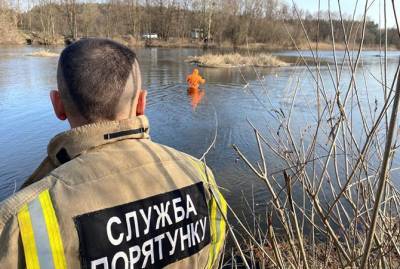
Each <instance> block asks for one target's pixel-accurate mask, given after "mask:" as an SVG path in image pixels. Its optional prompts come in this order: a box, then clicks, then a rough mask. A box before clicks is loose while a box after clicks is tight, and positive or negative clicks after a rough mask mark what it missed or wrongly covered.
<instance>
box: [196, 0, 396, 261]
mask: <svg viewBox="0 0 400 269" xmlns="http://www.w3.org/2000/svg"><path fill="white" fill-rule="evenodd" d="M394 3H395V2H394V0H392V6H393V8H392V9H388V10H386V8H385V10H384V11H385V12H384V13H385V17H384V20H386V13H387V14H389V15H394V17H395V18H396V20H397V14H396V10H395V8H394ZM338 6H339V16H340V18H341V19H342V13H341V11H340V10H341V7H340V1H339V2H338ZM358 8H359V9H360V8H361V7H358ZM362 8H363V9H364V13H363V14H364V15H363V22H362V25H360V26H359V27H357V25H353V24H350V25H345V24H344V23H343V21H342V25H340V27H342V28H343V32H344V35H345V37H344V40H345V45H344V53H342V54H336V53H337V51H336V50H337V47H336V45H337V44H336V43H335V40H334V38H333V37H332V44H331V46H330V47H331V48H332V55H333V63H332V62H331V63H323V62H321V59H320V58H319V56H318V53H316V51H315V45H316V44H315V43H312V42H311V41H310V39H309V38H308V36H309V35H311V33H307V31H306V28H305V27H304V25H303V21H302V18H301V16H300V15H299V14H298V12H297V10H296V9H295V12H296V13H297V14H298V23H299V25H301V26H302V30H303V33H302V34H303V35H304V36H305V38H306V40H307V47H308V50H309V52H310V54H311V55H312V57H311V60H310V59H309V60H306V59H305V58H304V56H303V52H302V51H300V50H301V49H302V45H301V44H298V43H296V40H297V39H296V38H295V37H294V36H293V35H294V34H299V33H291V32H290V31H289V30H288V28H287V27H286V26H285V27H286V29H287V33H288V36H289V38H290V40H292V42H293V47H295V48H296V50H297V52H298V55H299V61H301V64H303V65H304V66H305V68H293V70H292V74H291V75H290V78H289V79H288V80H287V81H288V85H287V92H286V94H287V100H288V102H287V103H285V104H282V103H280V102H278V103H276V102H272V101H271V100H272V98H274V96H269V91H268V89H267V87H266V85H264V83H265V82H264V80H263V79H261V78H260V77H261V76H260V74H259V73H258V71H257V69H255V68H254V72H255V73H256V75H257V78H258V82H259V83H258V84H257V85H260V86H261V87H262V88H263V90H264V91H262V92H263V93H257V92H254V91H253V89H252V84H250V86H248V87H246V91H251V92H252V93H253V95H254V96H255V97H257V100H261V99H263V100H265V102H262V101H260V103H261V105H263V107H265V108H266V109H267V110H268V112H270V113H271V116H272V118H271V120H270V121H268V122H267V124H266V125H264V126H260V127H258V126H255V125H254V124H253V123H252V122H251V121H250V120H248V123H249V131H250V132H252V133H254V139H255V141H256V144H257V147H258V153H259V154H258V155H259V158H258V159H257V160H254V156H247V155H246V154H245V153H244V150H243V149H240V148H239V147H238V146H236V145H233V148H234V150H235V151H236V153H237V156H238V157H239V158H240V159H241V161H242V162H243V164H244V165H246V166H247V167H248V169H249V171H251V172H252V173H253V174H254V175H255V176H256V177H257V178H258V179H259V180H260V181H261V182H262V183H263V184H264V186H265V190H266V191H267V193H268V194H269V197H270V199H268V200H266V201H265V204H266V208H265V211H266V219H267V221H266V222H265V221H259V220H258V217H256V216H255V213H253V214H252V216H253V225H249V223H250V222H249V221H248V220H246V221H244V222H242V221H241V219H240V218H239V217H238V215H237V214H236V213H235V212H234V210H232V208H229V209H230V213H231V215H232V218H233V219H235V222H237V225H235V226H236V227H237V228H236V227H235V229H234V228H233V226H232V225H230V223H228V231H229V233H230V234H231V235H232V238H233V240H234V243H235V246H236V248H237V249H236V250H235V251H232V252H231V253H232V256H231V258H229V257H227V258H226V259H225V264H224V265H223V267H224V268H281V269H283V268H293V269H294V268H296V269H297V268H306V269H308V268H310V269H311V268H362V269H367V268H379V269H385V268H399V266H400V228H399V227H400V191H399V189H398V185H396V184H395V183H394V181H397V180H398V173H396V171H398V170H400V166H399V164H398V160H399V157H398V156H397V154H398V152H397V151H398V149H399V140H398V121H397V118H398V111H399V106H400V63H399V64H398V66H397V69H396V71H395V72H394V73H393V71H394V70H392V72H389V71H388V70H390V69H389V68H388V57H387V54H386V52H387V50H389V49H390V48H389V47H388V43H387V42H385V40H387V36H386V34H385V31H382V33H383V35H384V38H382V41H381V47H380V54H381V55H382V59H381V61H380V62H379V63H378V64H379V65H380V66H379V67H380V73H379V74H378V75H375V74H373V73H372V72H370V70H369V69H368V67H366V66H364V65H363V59H362V52H363V50H364V37H365V25H366V23H367V19H366V18H367V10H368V8H369V3H368V1H366V2H365V3H364V4H363V7H362ZM328 15H329V17H328V18H327V19H328V20H329V22H330V25H331V28H332V33H333V32H334V31H333V27H334V24H333V21H332V18H331V13H330V11H329V13H328ZM353 22H354V21H353ZM385 26H386V24H385ZM397 28H398V35H399V37H400V27H399V24H397ZM353 31H359V35H360V36H361V39H360V40H357V42H355V41H354V42H353V41H352V40H349V39H348V38H347V37H348V36H351V34H348V35H347V34H346V33H351V32H353ZM352 43H354V44H352ZM320 45H321V46H322V44H320ZM319 47H320V46H319ZM338 47H339V46H338ZM342 49H343V48H342ZM338 55H341V56H338ZM206 56H207V55H206ZM206 56H203V58H200V57H198V58H194V59H196V60H197V61H198V62H199V63H204V64H225V65H245V64H247V63H248V62H246V61H245V62H242V61H241V58H240V57H239V56H234V57H231V58H229V57H227V58H224V56H223V55H221V56H219V57H218V56H215V55H211V56H209V58H207V57H206ZM236 57H237V58H236ZM258 58H259V57H258ZM260 58H261V57H260ZM194 59H193V58H192V60H194ZM200 59H201V60H200ZM252 64H254V65H256V62H253V63H252ZM296 64H300V63H296ZM242 78H243V80H244V82H245V83H247V84H246V85H249V83H248V82H247V80H246V77H245V75H244V74H242ZM305 80H309V82H307V83H309V85H307V86H306V87H305V86H302V82H303V81H305ZM370 81H374V82H377V83H378V85H379V86H378V88H377V89H378V91H381V94H380V97H379V102H378V99H375V100H373V99H372V98H373V97H371V96H369V95H370V94H371V89H368V87H371V86H369V85H370V84H368V82H370ZM380 88H381V89H380ZM304 90H306V91H310V90H311V91H312V92H311V93H312V94H311V95H307V100H306V102H304V100H302V98H304V92H302V91H304ZM360 97H366V98H365V99H361V98H360ZM375 98H377V97H375ZM297 107H304V108H305V109H306V111H308V112H309V113H310V115H311V117H307V122H305V123H302V124H301V126H299V125H298V123H296V120H297V118H298V116H299V111H297V109H296V108H297ZM300 112H301V111H300ZM265 126H266V127H267V129H266V130H264V131H261V128H263V129H265ZM274 126H275V127H274ZM302 126H304V127H302ZM204 160H205V158H204ZM272 164H273V165H272ZM272 220H274V222H273V221H272ZM250 226H253V227H250ZM239 227H240V230H239V229H238V228H239ZM239 231H240V232H241V233H239ZM235 233H237V234H240V236H241V239H242V240H240V243H239V240H237V239H236V238H237V237H235ZM238 245H240V246H239V247H238ZM228 255H229V254H228Z"/></svg>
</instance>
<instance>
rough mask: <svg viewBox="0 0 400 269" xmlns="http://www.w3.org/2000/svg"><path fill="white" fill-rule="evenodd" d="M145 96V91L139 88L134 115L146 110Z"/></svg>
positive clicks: (142, 113) (141, 113)
mask: <svg viewBox="0 0 400 269" xmlns="http://www.w3.org/2000/svg"><path fill="white" fill-rule="evenodd" d="M146 98H147V91H145V90H140V92H139V96H138V102H137V106H136V116H140V115H144V111H145V110H146Z"/></svg>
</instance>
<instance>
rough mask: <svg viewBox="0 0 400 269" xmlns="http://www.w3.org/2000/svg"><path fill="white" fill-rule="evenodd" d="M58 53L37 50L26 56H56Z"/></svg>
mask: <svg viewBox="0 0 400 269" xmlns="http://www.w3.org/2000/svg"><path fill="white" fill-rule="evenodd" d="M59 55H60V54H59V53H55V52H51V51H49V50H38V51H34V52H32V53H29V54H27V56H32V57H58V56H59Z"/></svg>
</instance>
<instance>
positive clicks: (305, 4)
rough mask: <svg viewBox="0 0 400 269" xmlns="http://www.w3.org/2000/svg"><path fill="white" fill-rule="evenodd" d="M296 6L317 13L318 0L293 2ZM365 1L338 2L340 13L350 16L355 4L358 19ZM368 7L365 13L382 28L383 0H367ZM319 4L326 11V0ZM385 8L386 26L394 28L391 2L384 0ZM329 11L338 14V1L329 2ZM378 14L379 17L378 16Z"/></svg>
mask: <svg viewBox="0 0 400 269" xmlns="http://www.w3.org/2000/svg"><path fill="white" fill-rule="evenodd" d="M286 1H288V3H292V0H286ZM293 1H294V2H295V3H296V5H297V6H298V7H299V8H301V9H304V10H308V11H310V12H311V13H314V12H317V11H318V0H293ZM365 1H366V0H358V3H357V0H340V5H341V9H342V13H344V14H346V15H347V16H350V15H352V14H353V12H354V8H355V6H356V3H357V9H356V14H357V16H358V18H360V17H361V16H362V14H363V13H364V7H365ZM367 1H368V5H370V8H369V9H368V11H367V16H368V17H369V18H371V19H372V20H374V21H375V22H376V23H378V24H379V17H380V21H381V24H382V26H381V28H383V27H384V24H383V6H384V0H375V1H374V0H367ZM395 2H397V4H396V10H399V7H400V1H398V0H395ZM320 3H321V10H328V3H329V1H328V0H320ZM386 6H387V25H388V27H394V26H395V20H394V15H393V10H392V1H391V0H386ZM331 10H332V11H335V12H338V11H339V8H338V1H337V0H331ZM379 13H380V14H381V16H379ZM397 14H398V15H397V16H398V17H399V16H400V14H399V12H397Z"/></svg>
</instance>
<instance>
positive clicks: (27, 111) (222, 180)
mask: <svg viewBox="0 0 400 269" xmlns="http://www.w3.org/2000/svg"><path fill="white" fill-rule="evenodd" d="M38 49H39V48H33V47H2V48H0V134H1V135H0V201H1V200H3V199H5V198H7V197H8V196H10V195H11V194H12V193H13V192H14V191H15V190H16V189H18V187H19V186H20V185H21V184H22V182H23V181H24V180H25V179H26V177H27V176H29V175H30V174H31V173H32V172H33V170H34V169H35V167H36V166H37V165H38V164H39V163H40V161H41V160H42V159H43V158H44V157H45V155H46V146H47V143H48V141H49V140H50V139H51V138H52V137H53V136H54V135H56V134H57V133H59V132H61V131H64V130H67V129H68V125H67V124H66V123H64V122H60V121H58V120H57V119H56V118H55V117H54V116H53V112H52V108H51V104H50V102H49V98H48V94H49V91H50V90H51V89H53V88H55V87H56V79H55V75H56V63H57V58H39V57H29V56H27V54H28V53H30V52H32V51H35V50H38ZM54 50H55V51H60V48H58V49H57V48H56V49H54ZM137 53H138V57H139V60H140V65H141V68H142V76H143V84H144V85H143V87H144V88H145V89H148V92H149V95H148V108H147V115H148V117H149V119H150V124H151V136H152V139H153V140H154V141H156V142H159V143H162V144H166V145H169V146H172V147H174V148H176V149H178V150H181V151H184V152H187V153H189V154H192V155H194V156H196V157H200V156H202V154H203V153H204V151H205V150H206V149H207V148H208V146H209V145H210V143H211V141H212V140H213V137H214V134H215V130H216V128H215V126H216V121H217V122H218V128H217V134H218V135H217V140H216V144H215V147H214V148H213V149H212V150H211V151H210V153H209V155H208V157H207V164H208V165H209V166H210V167H212V169H213V170H214V173H215V175H216V179H217V181H218V183H219V184H220V185H221V187H222V188H224V190H225V195H226V197H227V199H228V201H229V202H230V204H231V205H232V206H233V207H234V208H236V209H245V208H246V206H245V202H244V200H243V199H242V197H244V196H245V197H247V198H250V199H251V197H254V198H255V201H256V203H257V204H258V207H259V208H258V209H256V210H257V211H262V210H263V208H264V204H265V201H268V199H269V197H268V195H267V194H266V192H265V189H264V187H263V184H262V183H261V182H259V181H258V180H257V179H256V178H255V177H254V176H253V175H252V173H251V172H249V170H248V169H247V168H246V167H245V165H244V164H243V162H242V161H239V160H238V159H237V155H236V153H235V152H234V150H233V149H232V144H236V145H237V146H238V147H239V148H240V149H242V150H243V151H244V152H245V153H246V154H248V156H249V157H250V158H251V159H257V157H258V150H257V146H256V141H255V139H254V134H253V131H252V130H251V129H250V128H249V125H248V123H247V119H249V120H251V121H252V122H253V123H254V124H255V125H256V126H258V127H259V128H260V129H261V130H266V129H267V128H271V129H274V128H275V129H277V128H278V123H277V122H276V121H275V120H274V118H273V116H272V115H273V112H272V111H273V108H287V107H288V106H289V104H290V100H291V92H292V91H293V86H294V85H296V84H297V83H299V91H298V95H297V103H296V106H295V108H294V115H295V120H294V121H293V124H292V125H293V127H294V129H296V128H297V129H301V128H304V127H305V126H306V122H307V121H309V120H310V118H311V116H312V113H310V108H311V109H312V108H313V107H315V104H313V103H312V101H311V100H313V98H314V94H315V91H314V88H313V86H312V85H313V84H312V83H311V78H310V76H309V75H308V73H307V71H306V68H305V67H285V68H260V69H255V70H253V69H252V68H247V69H241V70H239V69H212V68H209V69H201V68H200V73H201V74H202V75H203V77H204V78H205V79H206V80H207V83H206V85H205V86H204V87H203V90H204V92H203V94H202V96H200V95H197V96H194V97H193V96H188V94H187V87H186V82H185V78H186V76H187V74H189V73H190V72H191V70H192V69H193V66H192V65H190V64H188V63H186V62H184V60H185V58H186V57H187V56H189V55H199V54H201V53H202V51H201V50H195V49H157V48H153V49H139V50H137ZM282 54H284V55H288V56H291V55H293V54H294V53H293V52H285V53H282ZM377 54H379V52H367V53H365V55H364V58H363V59H364V61H363V64H364V68H363V70H365V72H364V75H365V74H367V75H368V74H369V73H373V74H375V75H377V76H379V74H380V68H379V60H380V57H377ZM321 55H322V56H323V57H325V58H326V59H328V60H329V59H331V58H332V57H331V56H330V53H329V52H325V53H322V54H321ZM398 55H399V53H394V52H391V53H390V58H389V65H388V67H389V73H390V74H393V72H394V68H395V67H396V63H397V57H398ZM322 73H323V76H325V77H327V80H326V81H325V82H326V84H327V87H330V86H329V84H330V83H331V82H330V81H329V80H330V79H328V69H327V68H322ZM359 73H360V74H359V75H358V76H359V77H357V80H359V83H364V79H363V72H359ZM257 78H259V80H258V79H257ZM299 78H300V80H299ZM245 80H246V81H245ZM260 81H261V82H262V84H263V85H264V87H262V86H261V82H260ZM366 83H367V86H368V91H369V92H370V95H371V96H372V97H371V96H370V98H376V99H377V100H380V99H381V95H382V87H381V86H380V85H379V83H378V82H376V81H375V80H374V79H372V78H371V77H368V79H367V80H366ZM331 84H332V83H331ZM192 98H195V102H196V100H197V101H198V99H201V100H200V102H199V103H198V104H197V107H195V108H193V106H192V102H193V100H192ZM360 98H361V99H363V100H365V96H361V97H360ZM215 117H216V118H215ZM267 159H268V164H269V169H270V171H273V170H274V169H278V168H279V164H277V163H276V162H275V160H274V158H269V156H267ZM243 194H245V195H244V196H243Z"/></svg>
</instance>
